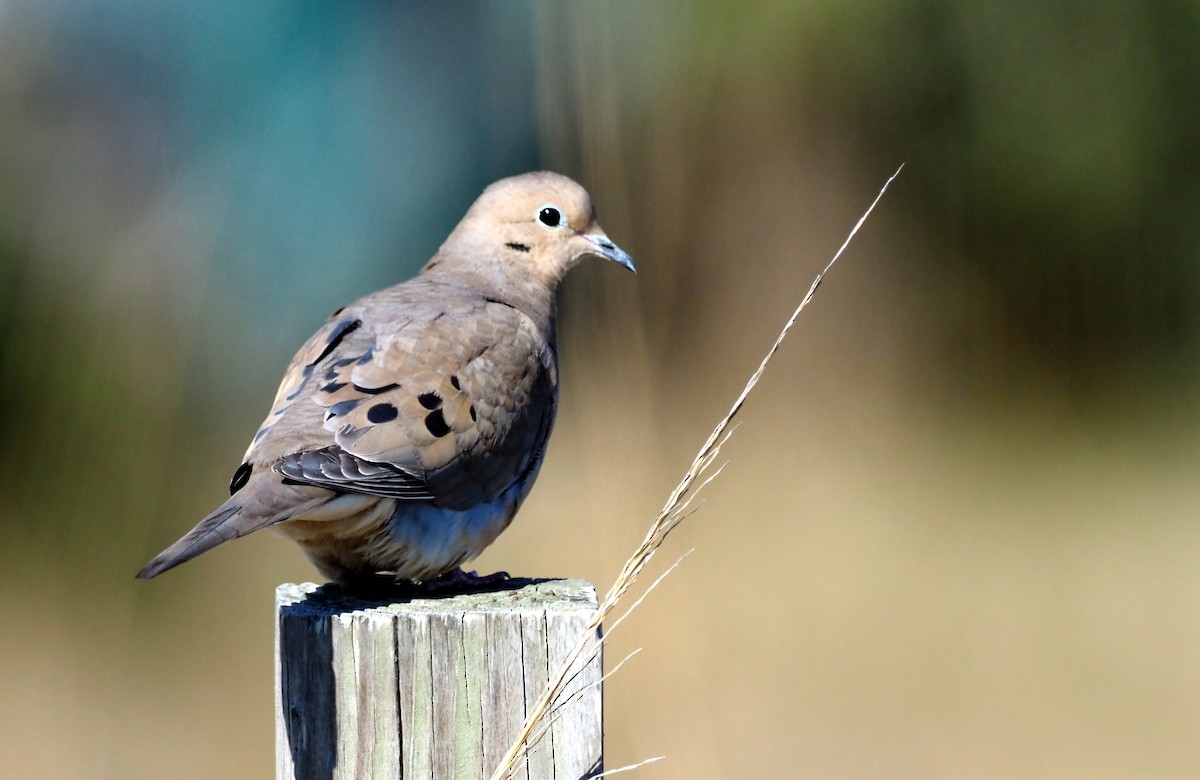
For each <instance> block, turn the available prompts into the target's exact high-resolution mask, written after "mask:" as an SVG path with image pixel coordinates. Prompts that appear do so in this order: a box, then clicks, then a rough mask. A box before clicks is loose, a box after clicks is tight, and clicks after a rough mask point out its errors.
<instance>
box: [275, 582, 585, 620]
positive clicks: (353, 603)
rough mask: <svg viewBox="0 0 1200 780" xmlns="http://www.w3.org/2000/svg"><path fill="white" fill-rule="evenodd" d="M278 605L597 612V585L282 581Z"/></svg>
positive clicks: (315, 610) (335, 611)
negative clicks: (448, 587)
mask: <svg viewBox="0 0 1200 780" xmlns="http://www.w3.org/2000/svg"><path fill="white" fill-rule="evenodd" d="M275 608H276V610H277V611H280V610H283V609H284V608H287V611H288V612H290V613H292V614H298V613H303V614H307V615H310V616H322V615H324V616H334V615H346V614H352V613H356V612H361V613H368V612H369V613H376V614H398V613H401V612H407V613H411V612H424V613H438V614H462V613H464V612H523V611H531V612H546V611H554V612H560V611H561V612H573V611H580V610H583V611H589V612H594V611H595V610H596V608H597V601H596V588H595V587H594V586H593V585H592V584H591V583H590V582H587V581H585V580H566V579H563V580H556V579H536V580H535V579H513V580H512V581H511V582H509V583H506V584H505V587H503V588H500V589H492V590H486V591H480V592H476V593H461V594H457V595H447V596H437V597H417V598H413V597H408V596H404V595H397V596H395V597H388V596H386V595H380V596H375V595H374V594H372V595H368V596H361V595H357V594H351V593H347V592H346V591H345V590H344V589H343V588H341V587H340V586H338V585H335V584H325V585H317V584H316V583H313V582H302V583H290V582H289V583H284V584H282V585H280V586H279V587H277V588H276V589H275Z"/></svg>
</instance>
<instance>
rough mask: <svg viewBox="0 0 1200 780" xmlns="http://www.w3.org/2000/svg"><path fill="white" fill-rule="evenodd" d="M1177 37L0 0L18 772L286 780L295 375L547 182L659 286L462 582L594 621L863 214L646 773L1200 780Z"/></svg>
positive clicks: (1199, 457) (710, 590)
mask: <svg viewBox="0 0 1200 780" xmlns="http://www.w3.org/2000/svg"><path fill="white" fill-rule="evenodd" d="M1197 41H1200V5H1198V4H1196V3H1194V2H1191V3H1189V2H1170V1H1156V2H1133V3H1130V2H1115V0H1103V1H1102V2H1098V3H1091V4H1079V3H1075V4H1071V3H1058V4H1044V3H1030V2H1017V3H1003V4H1001V3H999V2H995V0H975V1H974V2H947V1H946V0H925V1H924V2H909V3H856V2H849V3H837V2H820V1H816V2H807V3H798V2H764V3H757V4H752V5H747V4H741V3H729V2H717V1H716V0H708V1H707V2H692V3H685V2H663V3H657V4H653V5H650V4H644V3H634V2H626V1H624V0H622V1H620V2H609V3H592V4H583V3H576V4H570V3H555V2H505V3H498V2H494V3H468V2H442V3H437V4H407V3H404V4H402V3H382V2H371V3H354V4H350V3H344V4H329V3H310V2H294V1H292V0H289V1H288V2H282V1H279V0H275V1H268V2H262V3H252V4H250V3H236V2H231V1H230V0H214V1H212V2H194V3H184V4H166V3H153V2H148V0H125V2H119V3H111V2H107V3H106V2H98V1H97V0H76V1H75V2H63V1H62V0H0V379H2V380H3V383H4V388H5V390H4V392H3V393H0V527H3V529H4V530H5V532H6V543H5V544H4V545H2V546H0V564H2V565H0V603H2V604H3V607H4V613H3V614H4V617H5V630H4V631H3V632H2V633H0V658H3V659H4V663H3V664H2V665H0V691H3V693H4V695H3V696H2V697H0V774H3V775H4V776H12V777H54V778H59V777H114V778H115V777H121V778H125V777H157V776H172V777H179V778H188V777H197V778H199V777H222V776H233V777H240V776H247V777H249V776H264V775H268V774H269V772H270V768H271V766H272V755H273V750H274V746H273V744H272V742H271V739H272V738H271V734H272V725H271V719H272V701H271V685H272V671H271V663H272V660H271V659H272V644H271V643H272V625H271V607H272V601H271V599H272V592H273V587H274V585H275V584H277V583H279V582H282V581H298V580H304V579H311V578H314V577H315V576H316V572H315V571H314V570H312V569H311V567H310V566H309V565H308V564H307V562H306V561H305V560H304V559H303V556H302V555H301V554H300V553H299V551H298V550H297V549H296V548H295V547H294V546H292V545H291V544H290V543H287V542H285V541H284V540H282V539H279V538H276V537H273V536H272V535H270V534H265V533H264V534H258V535H253V536H251V537H248V538H246V539H243V540H239V541H237V542H235V543H233V544H230V545H226V546H225V547H222V548H220V549H218V550H215V551H213V552H212V553H209V554H207V555H205V556H203V557H202V558H200V559H198V560H196V561H195V562H192V563H189V564H187V565H186V566H184V567H181V568H180V569H179V570H177V571H173V572H171V573H170V574H169V575H166V576H164V577H162V578H161V579H157V580H155V581H153V582H149V583H147V582H135V581H134V580H133V574H134V572H136V571H137V570H138V569H139V568H140V566H141V565H142V564H143V563H145V561H146V560H148V559H149V557H150V556H151V555H153V554H154V553H156V552H157V551H158V550H159V549H161V548H162V547H163V546H165V545H166V544H168V543H169V542H171V541H173V540H174V539H175V538H177V537H178V536H179V535H180V534H182V533H183V532H184V531H186V530H187V529H188V528H190V527H191V526H192V524H193V523H194V522H195V521H196V520H198V519H199V518H200V517H202V516H203V515H204V514H206V513H207V512H208V511H209V510H211V509H212V508H214V507H215V506H216V505H217V504H219V503H220V501H221V500H222V498H223V496H224V495H225V493H224V491H225V486H226V485H227V484H228V480H229V477H230V476H231V474H232V472H233V470H234V468H235V467H236V466H237V465H238V463H239V462H240V457H241V454H242V452H243V451H244V448H245V446H246V444H247V443H248V441H249V438H250V436H251V435H252V433H253V432H254V430H255V429H256V427H257V425H258V423H259V422H260V420H261V418H262V416H263V415H264V414H265V413H266V411H267V406H268V404H269V402H270V399H271V396H272V393H273V392H274V388H275V384H276V382H277V381H278V379H279V376H280V374H281V372H282V370H283V368H284V366H285V365H286V364H287V362H288V360H289V359H290V357H291V355H292V353H293V352H294V350H295V349H296V348H297V347H298V346H299V345H300V344H301V343H302V342H303V340H304V339H305V338H307V337H308V335H309V334H310V333H311V332H312V331H313V330H314V329H315V328H316V327H317V326H318V325H319V324H320V323H321V322H322V321H323V320H324V318H325V316H326V315H327V314H328V313H329V312H330V311H332V310H334V309H336V308H337V307H339V306H341V305H343V304H345V303H347V302H348V301H350V300H352V299H353V298H355V297H357V296H359V295H362V294H365V293H367V292H370V291H372V290H374V289H378V288H379V287H382V286H385V285H388V284H392V283H395V282H398V281H401V280H402V279H404V278H406V277H407V276H409V275H411V274H412V273H413V272H415V271H416V269H417V268H419V267H420V265H422V264H423V263H424V262H425V260H426V259H428V257H429V256H430V255H431V254H432V253H433V252H434V251H435V250H436V248H437V246H438V245H439V242H440V241H441V240H442V239H443V238H444V237H445V236H446V234H447V233H448V232H449V230H450V229H451V228H452V227H453V225H454V224H455V223H456V222H457V220H458V218H459V217H460V216H461V214H462V213H463V211H464V210H465V209H466V207H467V206H468V205H469V204H470V202H471V201H472V199H473V198H474V197H475V195H476V194H477V193H478V192H479V191H480V190H481V189H482V188H483V187H484V186H485V185H486V184H488V183H490V182H491V181H493V180H495V179H497V178H500V177H502V176H505V175H509V174H513V173H517V172H521V171H525V170H530V169H536V168H541V167H547V168H552V169H555V170H559V171H561V172H563V173H566V174H568V175H571V176H573V177H575V178H577V179H579V180H580V181H581V182H582V183H584V184H585V186H587V187H588V188H589V189H590V190H591V191H592V193H593V195H594V196H595V199H596V201H597V203H598V206H599V210H600V216H601V219H602V221H603V224H604V226H605V228H606V229H607V231H608V233H609V235H611V236H612V237H613V238H614V239H615V240H616V241H617V242H618V243H620V244H621V246H622V247H624V248H625V249H627V250H629V251H630V253H631V254H632V255H633V256H634V258H635V259H636V260H637V262H638V266H639V275H638V277H637V278H636V279H633V278H631V277H628V276H627V275H625V274H620V273H617V272H615V271H614V270H613V269H611V268H608V267H601V266H600V264H594V267H593V266H585V267H583V268H580V269H578V270H577V271H575V272H573V274H572V277H571V278H570V279H568V280H567V282H566V284H565V286H564V289H563V291H562V296H561V299H562V326H563V332H562V334H561V353H562V359H563V366H562V368H563V391H562V392H563V395H562V412H561V414H560V419H559V424H558V428H557V432H556V434H555V439H554V441H553V444H552V445H551V448H550V452H549V456H548V461H547V465H546V468H545V470H544V472H543V475H542V477H541V479H540V481H539V484H538V487H537V488H536V489H535V490H534V492H533V495H532V497H531V498H530V500H529V502H528V504H527V505H526V507H525V509H524V510H523V511H522V513H521V515H520V519H519V521H518V522H516V523H515V524H514V526H513V527H512V528H511V529H510V530H509V531H507V532H506V533H505V534H504V535H503V536H502V537H501V539H500V540H499V541H498V542H497V543H496V544H495V545H494V546H493V548H491V549H490V550H489V551H488V552H486V553H485V554H484V556H483V557H482V558H481V559H480V561H479V562H478V565H479V567H480V568H481V569H506V570H508V571H512V572H514V573H520V574H528V575H537V576H545V575H553V574H563V575H568V576H580V577H585V578H589V579H592V580H594V581H596V582H597V583H598V584H599V585H600V586H601V587H604V586H606V585H607V584H608V583H609V582H610V581H611V579H612V577H613V576H614V575H615V573H616V572H617V571H618V570H619V568H620V565H621V563H622V562H623V561H624V558H625V556H626V555H627V554H628V553H629V552H631V551H632V549H633V548H634V547H635V546H636V544H637V543H638V542H639V541H640V539H641V536H642V534H643V532H644V529H645V527H646V526H647V525H648V523H649V521H650V519H651V518H652V517H653V516H654V514H655V512H656V511H657V509H658V507H659V504H660V503H661V501H662V500H663V499H664V498H665V497H666V495H667V493H668V492H669V490H670V488H671V487H672V486H673V485H674V483H675V481H676V480H677V479H678V478H679V477H680V476H681V475H682V472H683V470H684V468H685V467H686V465H687V463H688V462H689V461H690V459H691V456H692V454H693V453H694V451H695V449H696V448H697V447H698V446H699V444H700V443H701V442H702V441H703V439H704V437H705V436H706V435H707V433H708V430H709V429H710V426H711V425H712V424H713V423H715V422H716V420H717V419H718V418H719V417H720V415H721V414H723V413H724V411H725V410H726V409H727V408H728V405H729V403H731V402H732V400H733V398H734V397H735V396H736V394H737V392H738V391H739V390H740V389H741V386H742V384H743V382H744V381H745V379H746V378H747V377H748V376H749V374H750V372H751V371H752V370H753V369H754V367H755V366H757V364H758V360H759V359H760V358H761V355H762V353H763V352H764V351H765V350H766V348H767V347H768V346H769V344H770V342H771V339H772V338H774V336H775V334H776V332H777V331H778V329H779V327H780V326H782V324H783V322H784V320H785V319H786V317H787V316H788V314H790V312H791V311H792V308H793V307H794V306H795V305H796V304H797V303H798V302H799V300H800V298H801V297H802V295H803V293H804V291H805V290H806V289H807V287H808V284H809V283H810V281H811V280H812V278H813V276H814V275H815V273H816V272H817V271H818V270H819V269H820V268H821V267H823V266H824V263H825V262H826V261H827V259H828V258H829V257H830V256H831V255H832V253H833V252H834V251H835V250H836V248H837V247H838V246H839V245H840V243H841V241H842V240H843V238H844V237H845V234H846V233H847V231H848V230H849V229H850V228H851V226H853V224H854V223H855V221H856V220H857V219H858V217H859V215H860V214H861V212H862V210H863V209H864V208H865V207H866V205H867V204H868V203H869V202H870V200H871V198H872V197H874V195H875V193H876V191H877V190H878V187H879V186H880V185H881V184H882V182H883V181H884V180H885V179H886V177H887V176H888V175H889V174H890V173H891V172H892V171H893V170H894V169H895V168H896V167H897V166H898V165H899V164H900V163H901V162H904V163H905V168H904V171H903V173H902V174H901V176H900V177H899V179H898V180H897V181H896V183H895V185H894V187H893V189H892V190H891V191H890V192H889V193H888V195H887V196H886V198H885V199H884V200H883V202H882V204H881V205H880V207H879V210H878V211H877V212H876V214H875V215H874V216H873V217H872V219H871V220H870V221H869V222H868V223H867V225H866V226H865V228H864V229H863V231H862V233H861V234H860V235H859V237H858V238H857V239H856V241H855V243H854V244H853V245H852V246H851V248H850V249H849V251H848V252H847V255H846V256H845V257H844V258H843V260H841V261H840V265H839V266H837V267H836V268H835V269H834V270H833V271H832V272H831V273H830V275H829V276H828V277H827V278H826V280H825V282H824V283H823V285H822V287H821V290H820V292H819V293H818V295H817V297H816V299H815V300H814V303H813V305H812V307H811V308H810V309H808V310H807V311H806V312H805V314H804V315H803V316H802V317H801V319H800V324H799V325H798V327H797V329H796V330H795V331H794V333H793V335H791V336H790V337H789V340H788V342H787V344H785V346H784V349H783V350H782V351H781V352H780V353H779V355H778V357H777V358H776V360H775V362H774V363H773V364H772V366H771V368H770V369H769V371H768V373H767V376H766V378H765V379H764V381H763V383H762V385H761V386H760V388H759V390H758V391H756V393H755V395H754V396H752V397H751V400H750V402H749V404H748V405H747V406H746V408H745V409H744V411H743V413H742V415H741V418H740V419H741V420H742V427H741V428H740V429H739V430H738V432H737V434H736V436H735V438H734V439H733V440H732V441H731V442H730V443H729V444H728V445H727V447H726V450H725V451H726V453H727V454H728V457H729V458H730V460H731V463H730V466H729V468H728V469H727V470H726V472H725V473H724V474H723V475H722V476H721V477H720V480H719V481H718V482H716V483H714V484H713V485H712V487H711V489H710V492H709V494H708V499H707V503H706V505H705V507H704V509H703V511H701V512H700V513H698V514H697V515H696V516H695V517H694V518H693V519H689V520H688V522H687V524H685V526H684V527H683V528H681V530H680V531H679V532H678V536H677V537H673V539H672V541H671V543H670V545H674V549H673V550H665V551H664V552H663V557H664V558H668V557H669V556H670V555H671V553H672V552H673V553H674V554H676V555H677V554H679V553H681V552H683V551H684V550H686V549H688V548H691V547H695V548H696V552H695V554H693V555H692V556H691V557H690V558H689V559H688V562H687V563H686V564H685V565H684V566H683V567H682V569H681V570H680V571H678V572H676V573H674V574H672V576H671V578H670V579H668V580H667V581H666V582H665V583H664V585H663V586H662V587H661V588H660V589H659V590H658V591H656V593H655V594H654V595H653V596H652V597H650V599H648V600H647V602H646V603H645V605H644V606H643V607H641V608H640V609H639V612H638V613H636V614H635V615H634V616H633V617H632V618H631V619H630V621H629V622H628V623H626V624H624V628H622V629H621V631H620V632H619V633H617V634H615V635H614V637H613V640H612V641H613V650H612V651H611V654H612V655H611V656H610V657H616V658H620V657H622V656H623V655H624V653H625V652H627V651H628V650H629V649H632V648H633V647H639V646H640V647H645V648H646V652H645V653H643V654H642V655H641V656H639V658H638V660H637V661H636V662H635V663H633V664H631V665H630V666H629V667H628V668H626V669H623V670H622V671H621V672H620V673H619V674H618V675H616V676H615V677H614V678H612V680H611V681H610V682H609V683H608V684H607V695H608V702H607V705H606V706H607V709H606V713H607V720H608V729H607V734H608V737H607V739H608V741H607V751H608V755H609V765H610V766H613V767H615V766H619V765H621V764H623V763H628V762H633V761H637V760H641V759H643V758H645V757H647V756H650V755H659V754H666V755H667V756H668V760H667V761H664V762H660V763H657V764H654V765H653V766H648V767H645V768H644V769H641V770H639V771H640V772H641V774H643V775H646V776H649V777H675V776H688V777H695V778H708V777H713V778H715V777H737V776H749V777H760V776H767V777H769V776H792V775H798V776H822V777H847V778H851V777H853V778H858V777H864V776H888V777H894V776H902V777H963V776H970V777H1014V776H1018V777H1019V776H1039V777H1060V776H1088V777H1130V776H1137V777H1180V776H1193V775H1195V774H1197V773H1198V772H1200V756H1198V755H1197V753H1196V751H1195V750H1194V735H1195V731H1196V729H1197V727H1200V705H1197V702H1200V662H1198V661H1197V658H1200V654H1198V653H1197V652H1196V651H1197V648H1198V646H1200V617H1197V615H1200V611H1197V609H1196V604H1197V598H1200V527H1197V524H1196V519H1197V515H1198V510H1200V486H1198V484H1197V482H1196V480H1195V478H1194V469H1195V464H1196V463H1197V462H1200V434H1198V433H1197V431H1198V430H1200V428H1198V426H1197V422H1198V421H1200V403H1197V400H1196V399H1197V397H1198V396H1197V391H1198V390H1200V372H1198V371H1197V369H1198V367H1200V365H1198V361H1197V359H1196V355H1197V349H1198V347H1200V307H1198V306H1197V305H1196V300H1197V296H1198V295H1200V134H1198V133H1197V132H1196V128H1197V127H1200V47H1198V46H1197V45H1196V42H1197Z"/></svg>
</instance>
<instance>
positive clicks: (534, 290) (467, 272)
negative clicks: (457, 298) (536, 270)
mask: <svg viewBox="0 0 1200 780" xmlns="http://www.w3.org/2000/svg"><path fill="white" fill-rule="evenodd" d="M426 274H427V275H428V276H430V277H432V278H434V279H437V278H438V277H441V280H442V281H444V282H445V283H447V284H451V285H454V286H461V287H462V288H463V289H464V290H465V291H469V292H470V293H471V294H473V295H475V296H479V297H482V298H484V299H485V300H488V301H492V302H495V303H502V304H504V305H505V306H511V307H512V308H514V309H516V310H517V311H519V312H521V313H522V314H524V315H525V316H527V317H529V319H531V320H532V321H533V323H534V324H535V325H536V326H537V327H538V329H539V330H540V331H541V332H542V333H548V334H553V333H554V330H555V323H556V321H557V319H558V311H557V305H556V301H555V291H556V288H557V287H558V285H557V284H550V285H548V284H546V283H545V282H544V281H542V280H538V279H535V278H530V277H528V276H525V277H520V278H514V275H512V274H496V273H494V272H492V273H489V272H487V271H486V270H485V269H478V268H456V269H453V270H451V269H448V268H447V267H446V266H444V265H441V264H435V265H432V266H431V267H429V268H428V269H427V270H426Z"/></svg>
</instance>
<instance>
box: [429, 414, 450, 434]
mask: <svg viewBox="0 0 1200 780" xmlns="http://www.w3.org/2000/svg"><path fill="white" fill-rule="evenodd" d="M425 427H426V428H428V429H429V432H430V433H432V434H433V435H434V436H436V437H437V438H439V439H440V438H442V437H443V436H445V435H446V434H447V433H450V426H449V425H446V418H445V417H443V416H442V410H441V409H434V410H433V411H432V412H430V413H429V414H427V415H425Z"/></svg>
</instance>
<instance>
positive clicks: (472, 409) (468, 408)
mask: <svg viewBox="0 0 1200 780" xmlns="http://www.w3.org/2000/svg"><path fill="white" fill-rule="evenodd" d="M467 411H468V412H470V413H471V422H475V419H476V418H475V404H471V405H470V406H468V407H467Z"/></svg>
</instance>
